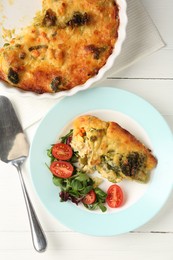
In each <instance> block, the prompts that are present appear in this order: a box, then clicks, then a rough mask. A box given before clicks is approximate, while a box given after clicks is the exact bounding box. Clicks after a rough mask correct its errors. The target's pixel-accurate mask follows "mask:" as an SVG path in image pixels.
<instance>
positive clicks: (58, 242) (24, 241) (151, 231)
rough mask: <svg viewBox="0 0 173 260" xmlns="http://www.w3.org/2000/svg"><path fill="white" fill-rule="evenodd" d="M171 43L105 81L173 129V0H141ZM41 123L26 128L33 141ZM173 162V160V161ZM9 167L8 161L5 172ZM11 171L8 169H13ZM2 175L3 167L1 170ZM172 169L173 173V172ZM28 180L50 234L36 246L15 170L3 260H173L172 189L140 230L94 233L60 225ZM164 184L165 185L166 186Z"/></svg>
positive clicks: (1, 199)
mask: <svg viewBox="0 0 173 260" xmlns="http://www.w3.org/2000/svg"><path fill="white" fill-rule="evenodd" d="M142 2H143V4H144V6H145V7H146V9H147V11H148V13H149V14H150V16H151V17H152V19H153V21H154V23H155V25H156V27H157V28H158V30H159V32H160V34H161V36H162V38H163V40H164V42H165V43H166V47H164V48H162V49H161V50H159V51H157V52H155V53H154V54H152V55H150V56H148V57H146V58H144V59H142V60H141V61H139V62H138V63H136V64H135V65H133V66H131V67H129V68H128V69H126V70H123V71H122V72H121V73H119V74H118V75H116V78H112V77H111V78H108V79H106V81H105V82H104V84H105V83H106V84H107V85H109V86H116V87H118V88H120V89H125V90H128V91H131V92H133V93H135V94H137V95H139V96H141V97H143V98H145V99H146V100H147V101H148V102H150V103H151V104H152V105H153V106H155V108H156V109H157V110H158V111H159V112H160V113H161V114H162V115H163V117H164V118H165V120H166V121H167V123H168V125H169V126H170V128H171V129H172V131H173V15H172V10H173V1H172V0H164V1H161V0H152V1H151V0H142ZM36 127H37V125H33V126H32V127H30V128H28V129H27V135H28V138H29V139H30V141H32V137H33V134H34V132H35V129H36ZM170 163H172V162H170ZM7 167H9V166H4V167H3V171H5V170H6V169H7ZM8 172H9V169H8ZM0 174H1V176H2V171H0ZM172 174H173V173H172ZM25 181H26V185H27V187H28V191H29V193H30V196H31V199H32V201H33V204H34V206H35V208H36V211H37V214H38V216H39V218H40V221H41V223H42V226H43V228H44V230H45V232H46V236H47V239H48V248H47V251H46V252H45V253H43V254H38V253H37V252H35V251H34V249H33V246H32V242H31V235H30V229H29V223H28V218H27V213H26V209H25V204H24V200H23V195H22V191H21V188H20V184H19V180H18V176H17V173H16V171H15V169H11V173H10V174H9V173H8V174H7V175H5V174H4V172H3V178H2V179H1V182H0V205H1V210H0V260H23V259H25V260H31V259H32V260H36V259H37V260H38V259H46V260H54V259H60V260H67V259H68V260H69V259H71V260H72V259H83V260H85V259H86V260H89V259H91V260H93V259H96V260H103V259H119V260H120V259H121V260H125V259H128V260H131V259H132V260H139V259H140V260H146V259H151V260H155V259H156V260H163V259H164V260H172V259H173V207H172V200H173V194H172V195H171V196H170V198H169V199H168V201H167V202H166V204H165V206H164V207H163V208H162V210H161V211H160V212H159V213H158V214H157V215H156V216H155V217H154V219H152V220H151V221H150V222H149V223H146V224H145V225H144V226H142V227H140V228H139V229H137V230H135V231H133V232H130V233H127V234H123V235H119V236H115V237H106V238H104V237H91V236H87V235H82V234H79V233H76V232H73V231H71V230H69V229H68V228H66V227H64V226H63V225H61V224H60V223H59V222H58V221H56V220H55V219H54V218H53V217H52V216H50V215H49V213H48V212H47V211H45V209H44V208H43V206H42V205H41V203H40V201H39V199H38V197H37V196H36V195H35V192H34V190H33V187H32V185H31V180H30V177H29V175H25ZM163 189H164V187H163Z"/></svg>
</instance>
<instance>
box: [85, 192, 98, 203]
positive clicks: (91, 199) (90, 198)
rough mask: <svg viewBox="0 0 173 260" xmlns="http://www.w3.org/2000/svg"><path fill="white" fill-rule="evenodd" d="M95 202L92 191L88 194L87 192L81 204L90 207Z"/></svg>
mask: <svg viewBox="0 0 173 260" xmlns="http://www.w3.org/2000/svg"><path fill="white" fill-rule="evenodd" d="M95 200H96V194H95V191H94V190H91V191H90V192H88V193H87V194H86V195H85V197H84V198H83V200H82V202H83V203H84V204H87V205H90V204H93V203H94V202H95Z"/></svg>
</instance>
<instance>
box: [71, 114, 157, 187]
mask: <svg viewBox="0 0 173 260" xmlns="http://www.w3.org/2000/svg"><path fill="white" fill-rule="evenodd" d="M73 128H74V129H73V137H72V142H71V146H72V148H73V149H74V151H76V152H78V155H79V158H80V166H79V167H80V168H81V169H82V170H83V171H85V172H88V173H92V172H94V171H95V170H97V171H98V172H99V173H100V174H101V175H102V177H104V178H107V179H108V180H109V181H111V182H120V181H121V180H122V179H128V180H136V181H140V182H143V183H146V182H147V181H148V180H149V175H150V172H151V170H152V169H153V168H155V167H156V165H157V159H156V158H155V157H154V155H152V153H151V151H150V150H149V149H148V148H147V147H146V146H145V145H144V144H142V143H141V142H140V141H139V140H137V139H136V138H135V136H133V135H132V134H131V133H129V132H128V131H127V130H125V129H124V128H122V127H121V126H120V125H119V124H117V123H115V122H105V121H102V120H100V119H99V118H97V117H94V116H91V115H84V116H80V117H78V118H77V119H75V121H74V124H73Z"/></svg>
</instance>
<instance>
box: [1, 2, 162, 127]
mask: <svg viewBox="0 0 173 260" xmlns="http://www.w3.org/2000/svg"><path fill="white" fill-rule="evenodd" d="M127 15H128V25H127V37H126V39H125V42H124V44H123V48H122V52H121V54H120V55H119V56H118V58H117V60H116V61H115V64H114V66H113V67H112V68H111V69H110V70H109V71H108V72H107V73H106V75H105V76H106V77H108V76H109V77H110V76H115V75H116V73H117V72H119V71H120V70H123V69H124V68H127V67H128V66H130V65H131V64H133V63H135V62H137V61H138V60H140V59H142V58H143V57H145V56H147V55H150V54H152V53H153V52H155V51H157V50H159V49H160V48H162V47H163V46H164V42H163V41H162V39H161V37H160V35H159V32H158V30H157V28H156V27H155V25H154V24H153V22H152V19H151V18H150V16H149V15H148V13H147V12H146V10H145V8H144V7H143V5H142V4H141V3H140V2H139V0H127ZM0 84H1V83H0ZM97 86H98V84H97ZM0 95H5V96H7V97H8V98H9V99H10V100H11V101H12V103H13V106H14V108H15V110H16V113H17V115H18V117H19V120H20V122H21V124H22V126H23V128H24V129H26V128H28V127H29V126H31V125H32V124H34V123H35V122H37V121H38V120H40V119H41V118H42V117H43V116H44V115H45V114H46V113H47V111H48V110H49V109H50V108H51V107H52V106H53V105H54V104H55V103H57V102H59V99H58V100H57V99H52V100H51V99H37V98H30V97H22V96H21V95H17V94H11V93H8V92H4V91H2V90H1V89H0Z"/></svg>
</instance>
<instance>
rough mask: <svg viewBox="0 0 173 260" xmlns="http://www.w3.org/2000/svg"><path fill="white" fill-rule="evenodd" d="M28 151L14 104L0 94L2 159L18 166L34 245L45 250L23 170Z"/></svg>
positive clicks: (43, 238) (43, 236)
mask: <svg viewBox="0 0 173 260" xmlns="http://www.w3.org/2000/svg"><path fill="white" fill-rule="evenodd" d="M28 153H29V145H28V143H27V141H26V138H25V135H24V133H23V130H22V127H21V125H20V123H19V120H18V118H17V116H16V113H15V111H14V109H13V106H12V104H11V102H10V101H9V99H8V98H7V97H4V96H0V160H2V161H4V162H5V163H10V164H12V165H13V166H15V167H16V168H17V171H18V173H19V177H20V182H21V185H22V190H23V194H24V198H25V202H26V207H27V211H28V216H29V222H30V227H31V234H32V241H33V245H34V248H35V249H36V251H38V252H43V251H45V249H46V246H47V242H46V238H45V235H44V233H43V230H42V228H41V226H40V223H39V221H38V218H37V216H36V214H35V210H34V208H33V206H32V203H31V201H30V199H29V196H28V192H27V190H26V186H25V183H24V179H23V176H22V171H21V166H22V164H23V162H24V161H25V159H26V157H27V156H28Z"/></svg>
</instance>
